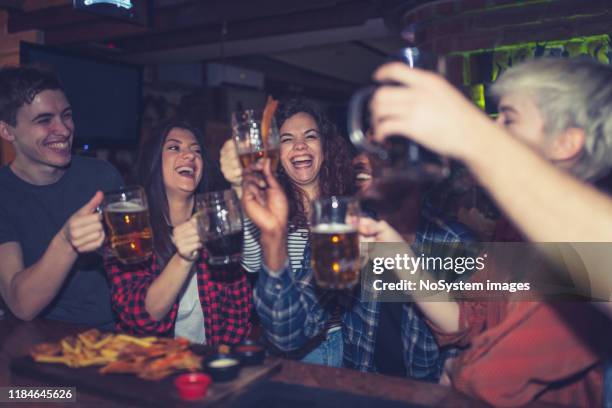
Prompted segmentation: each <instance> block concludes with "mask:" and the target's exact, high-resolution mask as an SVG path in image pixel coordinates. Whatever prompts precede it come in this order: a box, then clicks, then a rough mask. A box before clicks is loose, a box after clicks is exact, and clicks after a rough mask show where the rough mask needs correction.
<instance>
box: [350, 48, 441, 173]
mask: <svg viewBox="0 0 612 408" xmlns="http://www.w3.org/2000/svg"><path fill="white" fill-rule="evenodd" d="M394 59H395V60H399V61H401V62H403V63H405V64H406V65H408V66H409V67H411V68H421V69H426V70H431V71H438V72H440V73H443V71H444V70H445V67H444V60H443V59H442V58H438V57H436V56H434V55H433V54H430V53H427V52H424V51H422V50H420V49H418V48H412V47H408V48H403V49H402V50H400V52H399V53H398V54H397V55H395V56H394ZM382 85H394V84H389V83H387V84H382ZM395 85H396V84H395ZM376 87H377V86H375V85H372V86H368V87H365V88H362V89H360V90H358V91H357V92H356V93H355V94H354V95H353V96H352V98H351V100H350V104H349V110H348V130H349V136H350V139H351V141H352V142H353V144H354V145H355V146H356V147H358V148H360V149H361V150H363V151H365V152H366V153H368V155H369V158H370V160H371V162H372V167H373V170H374V179H379V180H382V181H383V183H393V184H395V182H398V181H399V182H402V181H413V182H422V181H430V180H439V179H442V178H444V177H446V176H448V174H449V173H450V170H449V166H448V162H447V160H446V159H444V158H442V157H440V156H438V155H436V154H435V153H433V152H432V151H430V150H428V149H426V148H424V147H423V146H420V145H418V144H416V143H414V142H412V141H409V140H407V139H405V138H404V137H402V136H390V137H388V138H387V139H386V140H385V141H384V142H383V143H382V144H381V143H376V142H374V141H373V140H372V133H369V132H366V131H364V129H363V124H362V122H363V120H364V116H365V115H364V105H365V104H366V102H368V101H369V100H370V98H371V96H372V94H373V93H374V91H375V90H376ZM441 120H443V119H441Z"/></svg>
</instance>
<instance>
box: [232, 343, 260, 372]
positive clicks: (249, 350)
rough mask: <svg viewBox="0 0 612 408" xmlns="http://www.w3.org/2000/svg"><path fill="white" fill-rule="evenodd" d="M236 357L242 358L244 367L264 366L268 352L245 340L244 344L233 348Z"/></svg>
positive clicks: (257, 344) (258, 345)
mask: <svg viewBox="0 0 612 408" xmlns="http://www.w3.org/2000/svg"><path fill="white" fill-rule="evenodd" d="M233 352H234V355H235V356H237V357H238V358H240V362H241V363H242V365H243V366H253V365H260V364H263V361H264V359H265V358H266V350H265V349H264V347H263V346H262V345H261V344H259V343H257V342H256V341H253V340H245V341H244V342H242V343H240V344H238V345H237V346H234V347H233Z"/></svg>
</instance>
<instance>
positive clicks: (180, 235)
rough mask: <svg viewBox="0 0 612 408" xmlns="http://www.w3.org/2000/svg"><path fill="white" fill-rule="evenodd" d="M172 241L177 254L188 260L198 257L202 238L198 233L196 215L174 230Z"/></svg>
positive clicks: (191, 260)
mask: <svg viewBox="0 0 612 408" xmlns="http://www.w3.org/2000/svg"><path fill="white" fill-rule="evenodd" d="M172 242H174V246H176V252H177V254H178V255H179V256H180V257H181V258H183V259H184V260H186V261H188V262H194V261H195V260H196V259H198V251H199V250H200V249H201V248H202V240H201V239H200V235H199V234H198V224H197V219H196V216H195V215H194V216H193V217H191V219H189V221H186V222H184V223H182V224H180V225H177V226H176V227H174V229H173V230H172Z"/></svg>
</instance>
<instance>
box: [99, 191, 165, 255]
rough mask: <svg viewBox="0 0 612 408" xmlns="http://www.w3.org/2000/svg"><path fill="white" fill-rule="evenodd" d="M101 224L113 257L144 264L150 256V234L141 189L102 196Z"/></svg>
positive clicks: (147, 212) (145, 200)
mask: <svg viewBox="0 0 612 408" xmlns="http://www.w3.org/2000/svg"><path fill="white" fill-rule="evenodd" d="M103 213H104V221H105V223H106V226H107V227H108V237H109V242H110V245H111V249H112V251H113V254H114V255H115V256H116V257H117V258H118V259H119V261H121V262H122V263H124V264H133V263H139V262H143V261H146V260H147V259H149V258H150V257H151V255H152V254H153V232H152V230H151V224H150V222H149V207H148V206H147V197H146V194H145V192H144V190H143V188H142V187H139V186H133V187H125V188H122V189H120V190H116V191H110V192H107V193H105V195H104V202H103Z"/></svg>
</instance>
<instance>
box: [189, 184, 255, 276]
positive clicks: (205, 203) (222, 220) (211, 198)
mask: <svg viewBox="0 0 612 408" xmlns="http://www.w3.org/2000/svg"><path fill="white" fill-rule="evenodd" d="M196 206H197V215H196V217H197V222H198V232H199V234H200V239H201V240H202V242H203V243H204V246H205V247H206V249H207V250H208V254H209V258H208V262H209V263H210V264H211V265H226V264H229V263H234V262H240V257H241V254H242V241H243V233H242V211H241V209H240V201H239V200H238V196H237V195H236V193H235V192H234V191H233V190H224V191H211V192H208V193H204V194H199V195H198V196H197V197H196Z"/></svg>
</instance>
